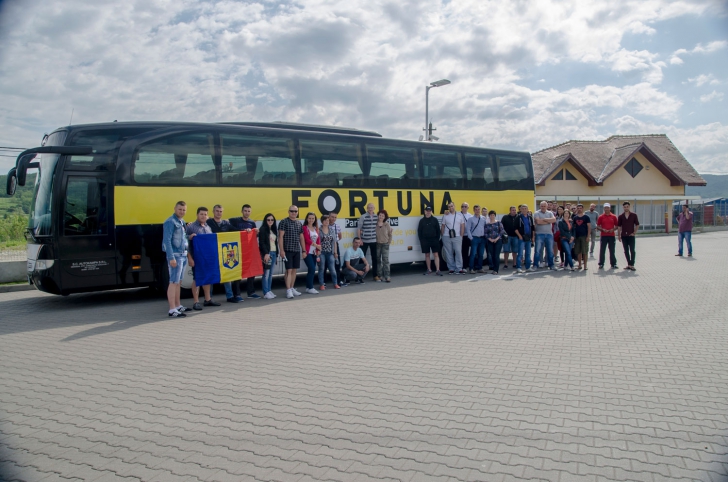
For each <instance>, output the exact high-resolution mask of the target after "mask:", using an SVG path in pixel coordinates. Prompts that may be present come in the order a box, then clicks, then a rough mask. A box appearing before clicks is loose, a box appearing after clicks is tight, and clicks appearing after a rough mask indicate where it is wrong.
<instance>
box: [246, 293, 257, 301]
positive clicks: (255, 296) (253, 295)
mask: <svg viewBox="0 0 728 482" xmlns="http://www.w3.org/2000/svg"><path fill="white" fill-rule="evenodd" d="M248 298H253V299H254V300H259V299H260V295H259V294H258V293H253V294H252V295H248Z"/></svg>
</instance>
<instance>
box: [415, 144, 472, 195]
mask: <svg viewBox="0 0 728 482" xmlns="http://www.w3.org/2000/svg"><path fill="white" fill-rule="evenodd" d="M460 164H461V163H460V154H459V153H457V152H453V151H436V150H431V149H422V170H421V172H422V180H421V182H420V187H421V188H428V189H444V190H449V189H462V188H463V172H462V169H461V167H460Z"/></svg>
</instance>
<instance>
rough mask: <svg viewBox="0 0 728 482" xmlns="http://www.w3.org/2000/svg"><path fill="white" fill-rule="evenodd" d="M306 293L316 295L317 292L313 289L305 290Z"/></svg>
mask: <svg viewBox="0 0 728 482" xmlns="http://www.w3.org/2000/svg"><path fill="white" fill-rule="evenodd" d="M306 293H308V294H309V295H317V294H318V293H319V292H318V291H316V290H315V289H314V288H308V289H307V290H306Z"/></svg>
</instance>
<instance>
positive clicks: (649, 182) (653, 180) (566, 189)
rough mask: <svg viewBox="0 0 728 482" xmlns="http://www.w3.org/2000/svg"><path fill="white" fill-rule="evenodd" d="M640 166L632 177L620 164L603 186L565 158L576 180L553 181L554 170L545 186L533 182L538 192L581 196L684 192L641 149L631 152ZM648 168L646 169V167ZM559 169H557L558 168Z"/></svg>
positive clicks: (682, 187)
mask: <svg viewBox="0 0 728 482" xmlns="http://www.w3.org/2000/svg"><path fill="white" fill-rule="evenodd" d="M634 157H635V158H636V159H637V160H638V161H639V163H640V164H642V167H643V169H642V170H641V171H640V172H639V174H637V176H636V177H634V178H632V176H630V174H629V173H628V172H627V171H626V170H625V169H624V167H619V168H618V169H617V170H616V171H615V172H614V173H613V174H612V175H611V176H609V177H608V178H607V179H606V180H605V181H604V185H603V186H589V182H588V181H587V179H586V178H585V177H584V176H582V175H581V174H580V173H579V171H577V169H576V168H575V167H574V166H573V165H572V163H571V162H567V163H565V164H564V166H563V167H566V168H567V169H568V170H569V172H571V173H572V174H573V175H574V177H576V179H577V180H576V181H566V180H563V181H552V180H551V179H552V178H553V177H554V175H555V174H556V173H553V174H551V175H550V176H549V178H548V179H547V180H546V183H545V185H544V186H536V195H537V196H544V195H546V196H579V197H580V198H584V199H588V198H592V197H593V198H594V199H596V198H598V197H604V196H611V195H619V196H621V195H624V196H649V195H656V196H676V198H679V197H680V196H682V195H684V194H685V187H684V186H670V180H669V179H668V178H666V177H665V176H664V175H663V174H662V173H661V172H660V171H659V170H658V169H657V168H656V167H655V166H654V165H653V164H652V163H651V162H649V161H648V160H647V159H646V158H645V157H644V156H643V155H642V154H641V153H637V154H636V155H635V156H634ZM648 168H649V169H648ZM557 172H558V171H557Z"/></svg>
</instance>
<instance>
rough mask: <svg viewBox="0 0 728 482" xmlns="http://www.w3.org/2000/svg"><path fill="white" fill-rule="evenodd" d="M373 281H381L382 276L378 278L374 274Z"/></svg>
mask: <svg viewBox="0 0 728 482" xmlns="http://www.w3.org/2000/svg"><path fill="white" fill-rule="evenodd" d="M374 281H382V278H380V277H379V276H375V277H374Z"/></svg>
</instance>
